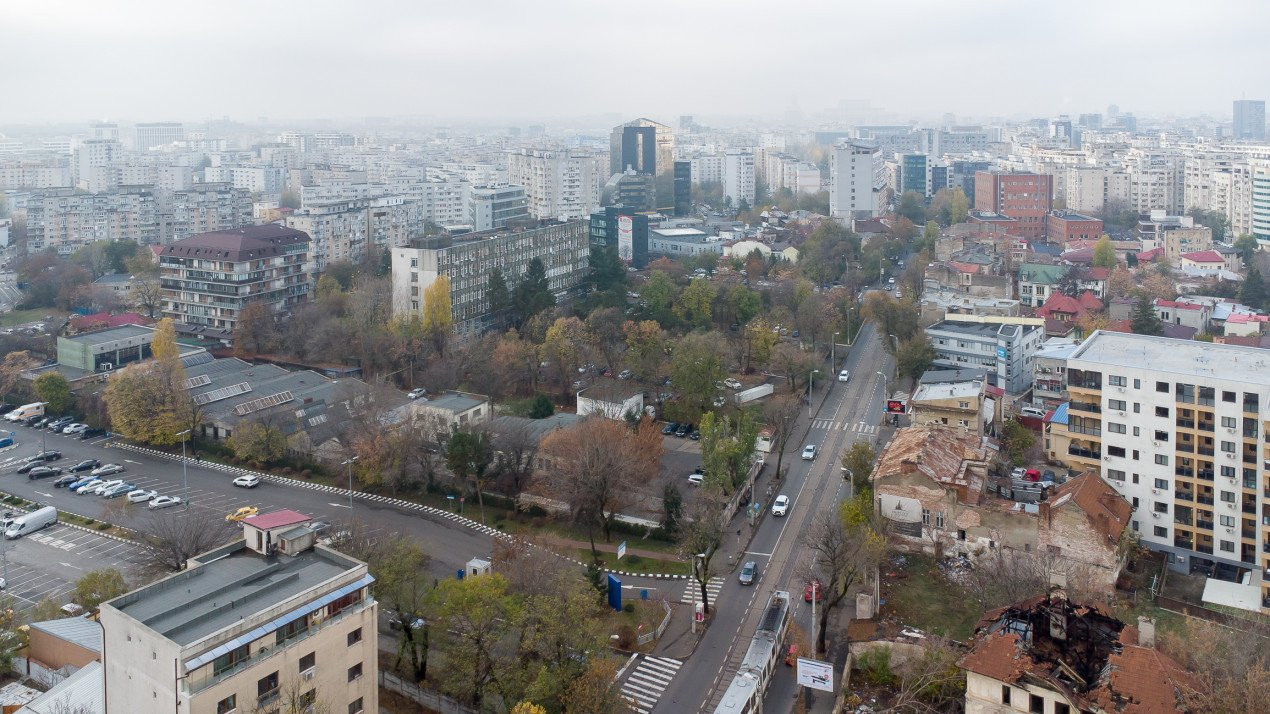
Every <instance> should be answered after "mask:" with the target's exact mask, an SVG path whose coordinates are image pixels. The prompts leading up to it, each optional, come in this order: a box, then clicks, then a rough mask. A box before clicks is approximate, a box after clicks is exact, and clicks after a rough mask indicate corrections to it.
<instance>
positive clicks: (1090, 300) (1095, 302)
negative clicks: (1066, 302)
mask: <svg viewBox="0 0 1270 714" xmlns="http://www.w3.org/2000/svg"><path fill="white" fill-rule="evenodd" d="M1078 300H1079V302H1080V305H1081V307H1083V308H1085V309H1086V310H1089V311H1090V312H1097V311H1099V310H1101V309H1102V300H1100V299H1098V296H1097V295H1095V294H1094V293H1093V291H1092V290H1086V291H1085V292H1083V293H1081V294H1080V297H1079V298H1078Z"/></svg>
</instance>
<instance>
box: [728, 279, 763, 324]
mask: <svg viewBox="0 0 1270 714" xmlns="http://www.w3.org/2000/svg"><path fill="white" fill-rule="evenodd" d="M726 302H727V308H728V313H729V316H730V317H731V318H732V319H733V320H735V321H736V322H739V323H741V324H742V325H744V324H746V323H748V322H749V321H750V320H751V319H753V318H754V316H755V315H757V314H758V313H759V311H760V310H762V309H763V298H762V297H761V296H760V295H759V294H758V293H756V292H754V291H753V290H750V289H749V288H747V287H745V286H744V285H733V286H732V287H730V288H728V292H727V301H726Z"/></svg>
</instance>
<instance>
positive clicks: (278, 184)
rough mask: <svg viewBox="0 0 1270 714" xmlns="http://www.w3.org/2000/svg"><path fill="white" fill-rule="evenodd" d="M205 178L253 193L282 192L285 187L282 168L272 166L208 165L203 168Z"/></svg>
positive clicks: (205, 179) (210, 181)
mask: <svg viewBox="0 0 1270 714" xmlns="http://www.w3.org/2000/svg"><path fill="white" fill-rule="evenodd" d="M203 180H204V181H206V182H208V183H228V184H232V185H233V187H234V188H241V189H245V190H247V191H250V192H252V193H270V194H272V193H280V192H281V191H282V187H283V172H282V169H278V168H274V167H272V166H208V167H207V168H205V169H203Z"/></svg>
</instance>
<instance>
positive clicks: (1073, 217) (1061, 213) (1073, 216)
mask: <svg viewBox="0 0 1270 714" xmlns="http://www.w3.org/2000/svg"><path fill="white" fill-rule="evenodd" d="M1050 215H1051V216H1053V217H1054V218H1058V219H1061V220H1064V221H1098V220H1100V219H1097V218H1094V217H1093V216H1086V215H1085V214H1083V213H1077V212H1075V211H1068V210H1064V209H1055V210H1053V211H1050Z"/></svg>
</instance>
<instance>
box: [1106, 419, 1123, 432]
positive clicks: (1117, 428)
mask: <svg viewBox="0 0 1270 714" xmlns="http://www.w3.org/2000/svg"><path fill="white" fill-rule="evenodd" d="M1107 431H1109V432H1111V433H1113V434H1123V433H1125V425H1124V424H1117V423H1116V422H1114V421H1109V422H1107Z"/></svg>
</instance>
